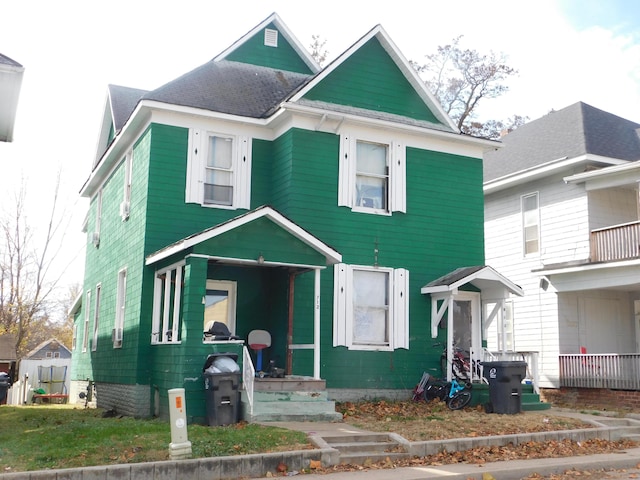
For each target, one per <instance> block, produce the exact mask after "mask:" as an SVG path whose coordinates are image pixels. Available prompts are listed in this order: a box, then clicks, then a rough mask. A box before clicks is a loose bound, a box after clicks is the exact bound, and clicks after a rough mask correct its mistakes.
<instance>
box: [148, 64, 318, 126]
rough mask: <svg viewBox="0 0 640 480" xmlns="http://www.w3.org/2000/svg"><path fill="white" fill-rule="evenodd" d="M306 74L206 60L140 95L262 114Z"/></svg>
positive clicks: (236, 112)
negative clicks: (174, 78) (187, 71)
mask: <svg viewBox="0 0 640 480" xmlns="http://www.w3.org/2000/svg"><path fill="white" fill-rule="evenodd" d="M309 78H311V76H310V75H305V74H300V73H295V72H287V71H284V70H278V69H273V68H268V67H261V66H256V65H250V64H246V63H239V62H232V61H227V60H219V61H210V62H207V63H205V64H204V65H201V66H200V67H198V68H196V69H194V70H192V71H190V72H189V73H186V74H184V75H182V76H181V77H179V78H177V79H176V80H173V81H171V82H169V83H167V84H165V85H163V86H162V87H160V88H158V89H156V90H153V91H151V92H148V93H146V94H145V95H144V96H143V97H142V98H143V99H144V100H157V101H159V102H163V103H168V104H173V105H180V106H185V107H194V108H201V109H205V110H211V111H214V112H219V113H226V114H229V115H240V116H243V117H249V118H266V117H268V116H269V115H270V114H272V113H273V112H274V111H275V110H276V109H277V107H278V106H279V105H280V103H281V102H282V101H283V100H284V99H286V98H287V97H288V96H290V95H291V94H292V93H293V92H295V91H296V90H297V89H298V88H299V87H300V86H301V85H303V84H304V83H305V82H306V81H307V80H308V79H309Z"/></svg>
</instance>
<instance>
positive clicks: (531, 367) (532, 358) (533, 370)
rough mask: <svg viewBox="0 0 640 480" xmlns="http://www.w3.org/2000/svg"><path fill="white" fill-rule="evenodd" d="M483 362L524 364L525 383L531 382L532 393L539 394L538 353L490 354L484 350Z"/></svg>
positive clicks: (490, 352)
mask: <svg viewBox="0 0 640 480" xmlns="http://www.w3.org/2000/svg"><path fill="white" fill-rule="evenodd" d="M482 361H483V362H526V364H527V371H526V381H528V382H531V385H532V386H533V391H534V392H536V393H538V394H539V393H540V387H539V385H540V381H539V380H540V375H539V373H538V352H533V351H531V352H527V351H522V352H492V351H490V350H487V349H485V350H484V352H483V359H482ZM481 371H482V377H483V378H486V376H485V375H484V368H482V370H481Z"/></svg>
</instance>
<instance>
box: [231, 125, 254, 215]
mask: <svg viewBox="0 0 640 480" xmlns="http://www.w3.org/2000/svg"><path fill="white" fill-rule="evenodd" d="M236 148H237V149H238V153H237V155H236V158H235V160H236V165H235V174H236V175H235V193H234V197H235V198H234V200H233V204H234V207H236V208H246V209H249V208H251V138H249V137H246V136H241V137H238V145H237V147H236Z"/></svg>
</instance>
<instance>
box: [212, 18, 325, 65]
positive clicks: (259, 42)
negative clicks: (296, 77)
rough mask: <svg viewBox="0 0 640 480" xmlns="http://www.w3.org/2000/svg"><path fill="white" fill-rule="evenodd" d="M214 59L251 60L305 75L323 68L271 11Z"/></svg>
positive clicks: (250, 61)
mask: <svg viewBox="0 0 640 480" xmlns="http://www.w3.org/2000/svg"><path fill="white" fill-rule="evenodd" d="M213 60H214V61H216V62H218V61H221V60H230V61H234V62H241V63H249V64H252V65H258V66H262V67H269V68H275V69H280V70H285V71H289V72H297V73H302V74H306V75H310V74H313V73H316V72H317V71H318V70H319V69H320V67H319V66H318V64H317V63H316V61H315V60H314V59H313V57H312V56H311V55H310V54H309V52H308V51H307V50H306V49H305V48H304V47H303V46H302V44H301V43H300V42H299V41H298V39H297V38H296V37H295V36H294V35H293V34H292V33H291V31H290V30H289V29H288V28H287V26H286V25H285V24H284V23H283V22H282V20H281V19H280V17H279V16H278V15H277V14H276V13H273V14H271V15H270V16H269V17H268V18H266V19H265V20H263V21H262V22H261V23H260V24H258V25H257V26H256V27H254V28H253V29H251V30H250V31H249V32H248V33H247V34H245V35H244V36H243V37H242V38H240V39H239V40H237V41H236V42H234V44H233V45H231V46H230V47H229V48H227V49H226V50H225V51H223V52H222V53H221V54H219V55H217V56H216V57H215V58H214V59H213Z"/></svg>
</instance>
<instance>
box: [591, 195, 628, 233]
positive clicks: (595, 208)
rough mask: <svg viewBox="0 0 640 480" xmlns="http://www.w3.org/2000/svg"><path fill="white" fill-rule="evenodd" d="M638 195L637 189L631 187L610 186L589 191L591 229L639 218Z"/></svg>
mask: <svg viewBox="0 0 640 480" xmlns="http://www.w3.org/2000/svg"><path fill="white" fill-rule="evenodd" d="M637 195H638V193H637V191H636V190H634V189H630V188H609V189H605V190H594V191H591V192H589V222H590V224H591V225H590V227H591V230H596V229H598V228H604V227H611V226H613V225H620V224H622V223H628V222H635V221H636V220H638V200H637Z"/></svg>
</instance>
